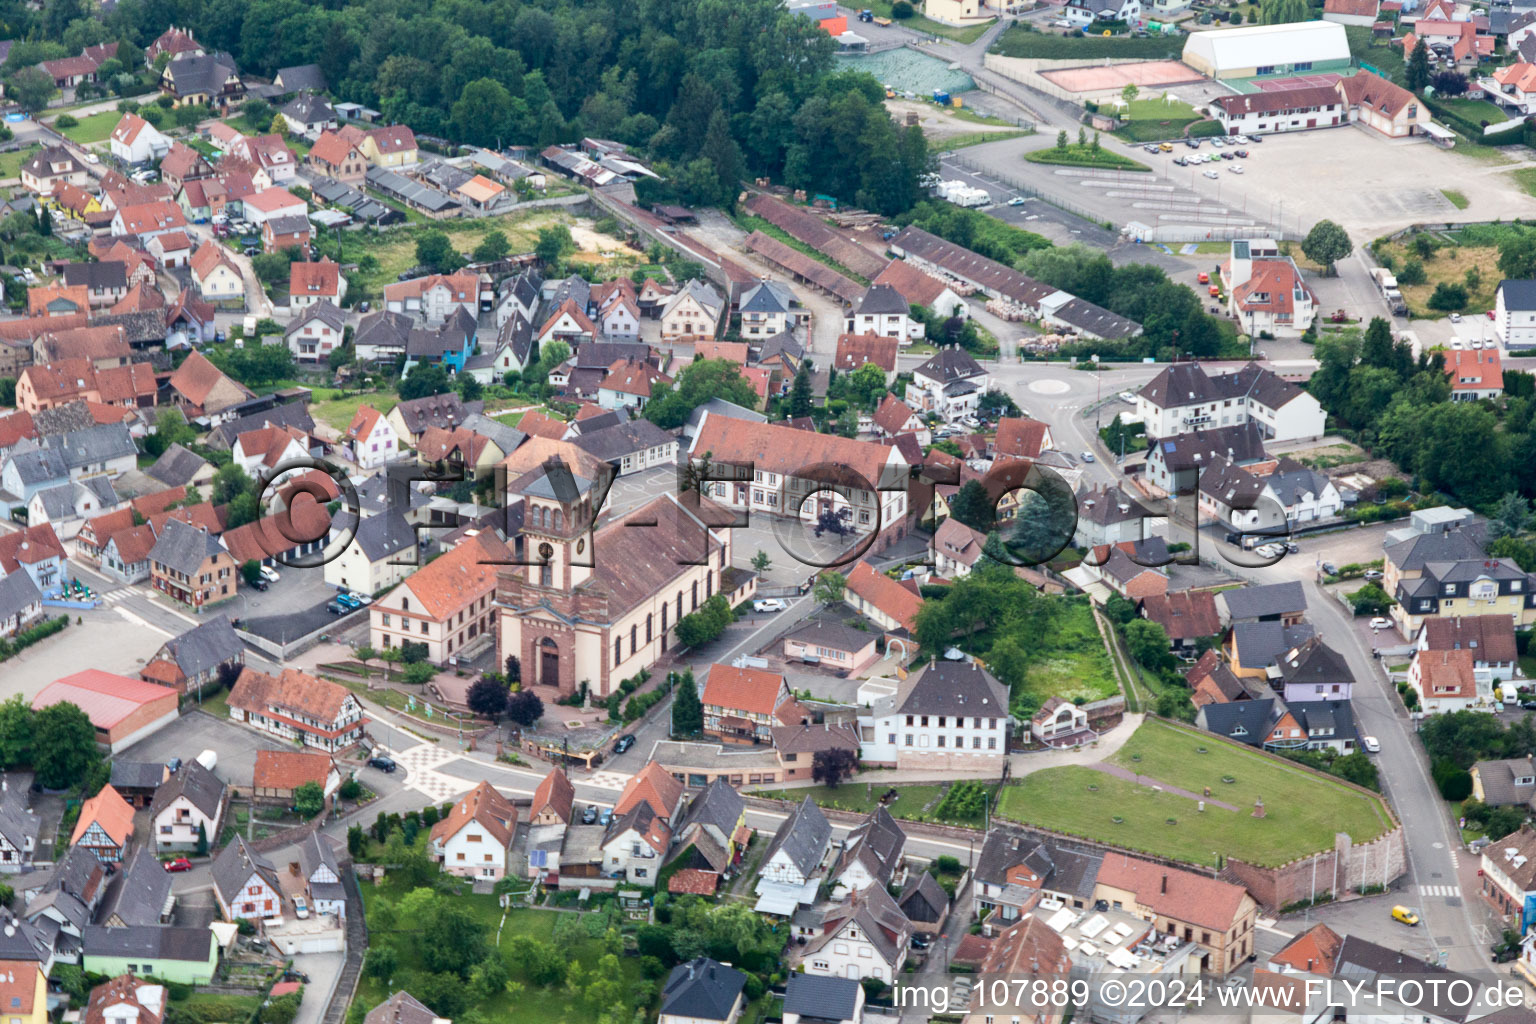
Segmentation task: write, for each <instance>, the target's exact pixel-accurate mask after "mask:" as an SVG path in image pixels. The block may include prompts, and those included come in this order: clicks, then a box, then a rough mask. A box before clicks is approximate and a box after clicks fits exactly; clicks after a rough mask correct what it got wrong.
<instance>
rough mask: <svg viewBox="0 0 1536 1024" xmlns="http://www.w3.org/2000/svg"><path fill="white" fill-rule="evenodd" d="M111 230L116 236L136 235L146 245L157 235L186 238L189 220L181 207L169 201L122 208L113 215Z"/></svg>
mask: <svg viewBox="0 0 1536 1024" xmlns="http://www.w3.org/2000/svg"><path fill="white" fill-rule="evenodd" d="M111 230H112V233H113V234H114V235H135V236H137V237H138V239H139V241H140V242H141V243H144V242H148V241H149V240H150V239H152V238H154V237H155V236H157V235H166V234H171V233H173V232H175V233H180V234H181V235H182V236H185V235H186V230H187V218H186V216H185V215H184V214H182V212H181V207H179V206H177V205H176V204H175V203H173V202H170V201H169V200H161V201H159V202H153V203H141V204H139V205H137V206H120V207H118V208H117V212H116V213H114V214H113V215H112V228H111Z"/></svg>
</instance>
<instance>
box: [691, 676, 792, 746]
mask: <svg viewBox="0 0 1536 1024" xmlns="http://www.w3.org/2000/svg"><path fill="white" fill-rule="evenodd" d="M789 699H790V692H789V684H788V683H786V682H785V680H784V677H783V676H782V675H780V674H779V673H777V672H768V671H764V670H762V669H755V668H744V667H741V668H738V667H735V666H731V665H720V664H716V665H711V666H710V669H709V675H708V676H707V677H706V678H705V681H704V692H703V693H702V694H701V695H700V700H701V701H702V702H703V705H704V732H705V733H706V734H707V735H709V736H714V737H716V738H717V739H724V740H735V741H738V742H740V741H749V742H752V743H767V742H770V741H771V740H772V739H773V736H772V733H771V732H770V729H771V728H772V726H773V725H775V724H776V722H777V719H776V718H775V715H774V712H775V711H776V710H777V709H778V707H779V705H781V704H783V703H784V702H785V701H787V700H789Z"/></svg>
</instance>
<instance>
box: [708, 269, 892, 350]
mask: <svg viewBox="0 0 1536 1024" xmlns="http://www.w3.org/2000/svg"><path fill="white" fill-rule="evenodd" d="M736 309H737V312H738V313H739V314H740V316H741V336H742V337H743V338H745V339H748V340H749V341H750V340H766V339H768V338H773V337H777V336H778V335H781V334H785V333H787V332H789V331H792V330H793V329H794V328H795V327H797V326H799V325H800V324H802V323H805V322H806V321H807V320H809V318H810V314H808V313H806V312H805V311H804V307H802V306H801V304H800V299H799V297H798V296H797V295H795V293H794V291H793V290H792V289H791V288H790V287H789V286H788V285H786V284H781V283H780V282H778V281H768V280H763V281H759V282H758V283H757V284H754V285H752V286H751V287H750V288H748V289H747V290H746V291H745V292H743V293H742V294H741V298H740V300H739V301H738V302H737V305H736ZM849 330H850V331H852V330H853V328H849ZM857 333H863V332H862V331H859V332H857ZM876 333H879V332H876Z"/></svg>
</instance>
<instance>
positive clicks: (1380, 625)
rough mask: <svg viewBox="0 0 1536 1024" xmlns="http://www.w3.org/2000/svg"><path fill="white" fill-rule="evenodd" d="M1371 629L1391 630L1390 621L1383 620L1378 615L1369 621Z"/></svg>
mask: <svg viewBox="0 0 1536 1024" xmlns="http://www.w3.org/2000/svg"><path fill="white" fill-rule="evenodd" d="M1371 628H1372V629H1391V628H1392V620H1391V619H1384V618H1382V617H1381V616H1380V615H1377V616H1376V617H1374V618H1373V619H1371Z"/></svg>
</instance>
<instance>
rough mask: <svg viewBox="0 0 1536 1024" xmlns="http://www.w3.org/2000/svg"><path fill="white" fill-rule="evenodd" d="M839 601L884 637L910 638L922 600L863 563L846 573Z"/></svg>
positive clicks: (915, 593) (911, 591)
mask: <svg viewBox="0 0 1536 1024" xmlns="http://www.w3.org/2000/svg"><path fill="white" fill-rule="evenodd" d="M843 600H844V601H845V602H846V603H847V604H848V606H849V607H850V608H852V609H853V610H854V611H856V612H858V613H859V614H860V615H862V616H864V617H865V618H867V619H869V620H870V621H871V622H873V623H874V624H875V625H877V626H879V627H880V628H881V629H883V630H885V631H886V632H888V633H897V634H898V635H901V636H910V635H911V632H912V630H913V629H914V628H915V626H916V624H917V610H918V609H919V608H921V607H922V606H923V599H922V597H921V596H920V595H919V594H918V593H917V592H916V591H915V590H909V589H908V588H906V587H904V586H902V585H901V584H900V583H898V582H897V581H896V580H893V579H891V578H890V577H889V576H887V575H885V573H883V572H879V571H877V570H876V569H875V568H874V567H873V566H872V565H870V564H869V563H868V562H866V561H862V560H861V561H860V562H859V564H858V565H856V566H854V567H853V570H852V571H851V572H849V573H848V583H847V589H846V591H845V592H844V596H843Z"/></svg>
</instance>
